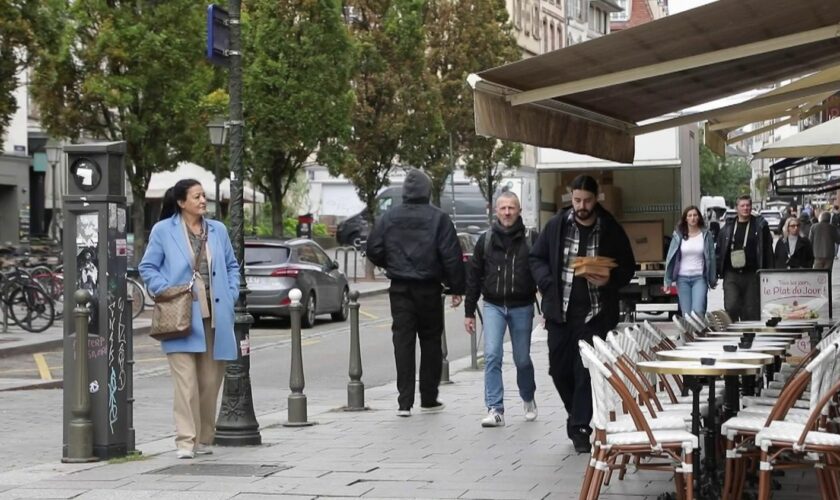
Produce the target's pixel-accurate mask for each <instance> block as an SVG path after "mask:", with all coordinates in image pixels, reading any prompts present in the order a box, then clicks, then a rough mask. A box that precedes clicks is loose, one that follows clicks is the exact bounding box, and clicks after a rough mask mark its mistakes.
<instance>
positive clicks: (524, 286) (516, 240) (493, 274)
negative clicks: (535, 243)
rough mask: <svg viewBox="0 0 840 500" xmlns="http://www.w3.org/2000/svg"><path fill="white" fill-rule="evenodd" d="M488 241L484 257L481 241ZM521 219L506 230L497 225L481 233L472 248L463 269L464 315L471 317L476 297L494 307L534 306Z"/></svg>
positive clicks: (532, 281) (473, 313)
mask: <svg viewBox="0 0 840 500" xmlns="http://www.w3.org/2000/svg"><path fill="white" fill-rule="evenodd" d="M486 238H490V252H489V255H485V254H484V248H485V242H484V241H485V239H486ZM525 238H527V236H526V234H525V225H524V224H523V223H522V218H521V217H520V218H518V219H516V222H514V224H513V226H511V227H510V228H506V227H502V225H501V224H499V223H498V222H496V223H494V224H493V227H492V228H491V229H490V230H489V231H485V232H484V234H482V235H481V236H480V237H479V238H478V241H477V242H476V244H475V251H474V252H473V255H472V258H471V259H470V262H469V264H468V265H467V293H466V295H465V297H464V315H465V316H466V317H467V318H473V317H475V309H476V306H477V304H478V298H479V296H484V300H485V301H486V302H490V303H491V304H495V305H497V306H507V307H521V306H527V305H528V304H533V303H534V297H535V296H536V293H537V285H536V284H535V283H534V279H533V278H532V277H531V270H530V267H529V264H528V252H529V250H530V245H528V242H527V241H526V240H525Z"/></svg>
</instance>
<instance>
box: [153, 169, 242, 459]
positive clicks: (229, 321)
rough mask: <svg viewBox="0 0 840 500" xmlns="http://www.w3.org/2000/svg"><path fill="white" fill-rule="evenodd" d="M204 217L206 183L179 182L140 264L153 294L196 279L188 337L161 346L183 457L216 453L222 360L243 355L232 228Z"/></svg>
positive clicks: (170, 192) (170, 193)
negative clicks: (237, 330) (236, 324)
mask: <svg viewBox="0 0 840 500" xmlns="http://www.w3.org/2000/svg"><path fill="white" fill-rule="evenodd" d="M206 213H207V199H206V197H205V195H204V189H203V188H202V187H201V184H200V183H199V182H198V181H196V180H194V179H185V180H181V181H178V182H177V183H176V184H175V186H173V187H171V188H170V189H168V190H167V191H166V194H165V195H164V199H163V208H162V210H161V216H160V220H159V221H158V223H157V224H155V225H154V227H153V228H152V232H151V235H150V236H149V244H148V246H147V247H146V253H145V254H144V255H143V260H142V261H141V262H140V265H139V266H138V267H139V270H140V275H141V276H142V277H143V281H144V282H145V283H146V285H147V286H148V288H149V291H150V292H151V293H152V294H153V295H154V294H158V293H160V292H162V291H163V290H165V289H167V288H169V287H171V286H175V285H183V284H185V283H189V282H190V280H191V279H193V277H195V284H194V286H193V295H194V299H193V305H192V328H191V330H190V334H189V335H188V336H187V337H184V338H180V339H173V340H164V341H163V342H161V347H162V348H163V352H164V353H166V358H167V360H168V361H169V368H170V371H171V373H172V380H173V384H174V386H175V397H174V413H175V431H176V434H175V445H176V448H177V453H176V454H177V457H178V458H193V457H194V456H195V455H196V454H207V453H212V451H211V449H210V447H209V445H210V444H211V443H212V442H213V439H214V437H215V432H216V428H215V422H216V401H217V399H218V396H219V388H220V387H221V383H222V377H223V376H224V361H226V360H227V361H229V360H235V359H237V355H238V352H237V345H236V338H235V336H234V333H233V304H234V302H236V300H237V298H238V297H239V264H238V263H237V262H236V258H235V257H234V255H233V247H232V246H231V244H230V238H229V237H228V233H227V228H225V226H224V224H222V223H221V222H219V221H215V220H210V219H207V218H205V215H206ZM196 256H198V257H199V261H198V262H197V263H196V262H195V259H196Z"/></svg>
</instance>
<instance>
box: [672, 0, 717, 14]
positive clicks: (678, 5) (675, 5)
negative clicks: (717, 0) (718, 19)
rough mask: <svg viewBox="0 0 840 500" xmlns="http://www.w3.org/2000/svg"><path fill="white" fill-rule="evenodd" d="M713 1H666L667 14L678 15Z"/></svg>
mask: <svg viewBox="0 0 840 500" xmlns="http://www.w3.org/2000/svg"><path fill="white" fill-rule="evenodd" d="M713 1H714V0H668V13H669V14H678V13H680V12H682V11H684V10H688V9H693V8H695V7H699V6H701V5H706V4H707V3H712V2H713Z"/></svg>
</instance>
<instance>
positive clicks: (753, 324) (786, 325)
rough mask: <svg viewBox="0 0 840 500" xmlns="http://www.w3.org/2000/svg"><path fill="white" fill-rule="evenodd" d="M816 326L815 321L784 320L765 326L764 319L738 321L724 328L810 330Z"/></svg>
mask: <svg viewBox="0 0 840 500" xmlns="http://www.w3.org/2000/svg"><path fill="white" fill-rule="evenodd" d="M815 326H817V324H816V322H813V323H808V322H796V323H794V322H785V321H782V322H781V323H779V324H778V325H776V326H767V324H766V323H765V322H764V321H739V322H738V323H732V324H729V325H726V329H727V330H729V331H736V332H768V333H770V332H810V331H811V330H813V329H814V327H815Z"/></svg>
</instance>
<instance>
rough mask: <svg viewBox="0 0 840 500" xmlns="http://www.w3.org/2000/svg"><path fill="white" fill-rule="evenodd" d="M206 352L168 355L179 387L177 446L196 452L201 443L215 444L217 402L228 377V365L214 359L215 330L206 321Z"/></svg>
mask: <svg viewBox="0 0 840 500" xmlns="http://www.w3.org/2000/svg"><path fill="white" fill-rule="evenodd" d="M204 332H205V334H204V336H205V339H206V341H207V350H206V351H205V352H175V353H171V354H167V355H166V358H167V359H168V360H169V371H170V372H171V374H172V381H173V384H174V386H175V400H174V410H175V446H176V447H177V448H178V449H183V450H192V449H193V448H194V447H195V445H196V444H197V443H201V444H207V445H209V444H213V438H214V437H215V436H216V402H217V401H218V399H219V388H220V387H221V385H222V379H223V378H224V374H225V362H224V361H216V360H215V359H213V339H214V337H215V333H216V332H215V330H214V329H213V328H211V327H210V318H205V319H204Z"/></svg>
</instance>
